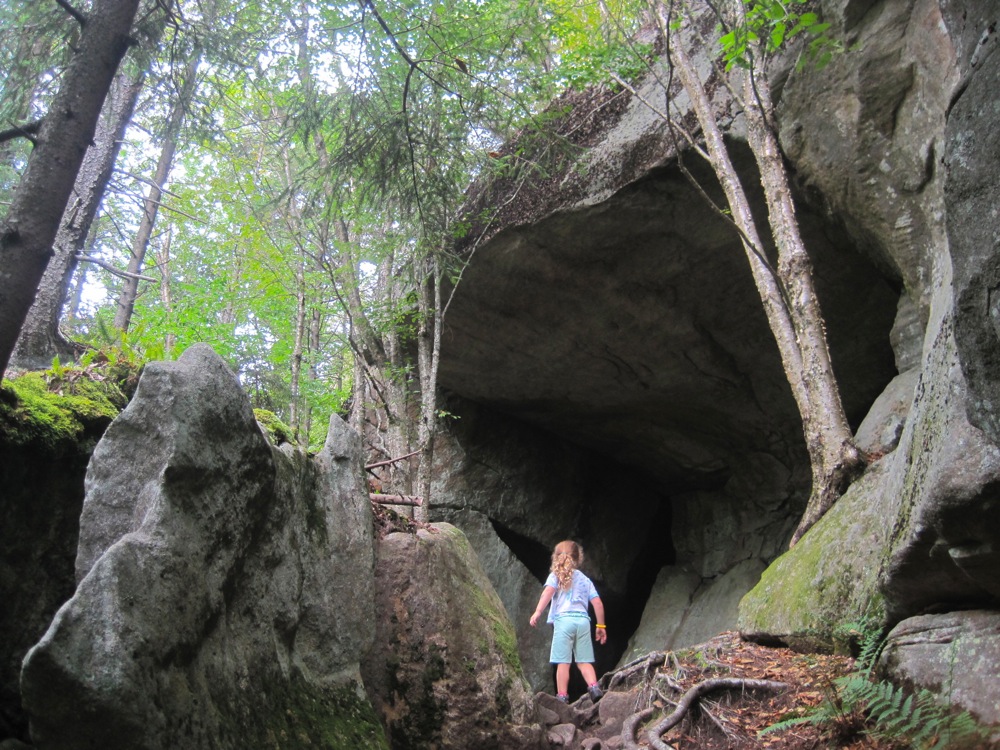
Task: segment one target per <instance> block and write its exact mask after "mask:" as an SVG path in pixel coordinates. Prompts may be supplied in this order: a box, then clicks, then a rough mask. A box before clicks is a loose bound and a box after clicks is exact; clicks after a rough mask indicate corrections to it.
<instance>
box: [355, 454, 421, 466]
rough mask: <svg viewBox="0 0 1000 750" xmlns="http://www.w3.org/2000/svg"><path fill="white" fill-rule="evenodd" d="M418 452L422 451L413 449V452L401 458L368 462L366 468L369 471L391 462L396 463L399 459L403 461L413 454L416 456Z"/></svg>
mask: <svg viewBox="0 0 1000 750" xmlns="http://www.w3.org/2000/svg"><path fill="white" fill-rule="evenodd" d="M418 453H420V451H413V453H407V454H406V455H405V456H400V457H399V458H390V459H387V460H385V461H379V462H378V463H374V464H366V465H365V470H366V471H367V470H369V469H377V468H378V467H379V466H388V465H389V464H394V463H396V462H397V461H402V460H404V459H407V458H410V457H411V456H415V455H417V454H418Z"/></svg>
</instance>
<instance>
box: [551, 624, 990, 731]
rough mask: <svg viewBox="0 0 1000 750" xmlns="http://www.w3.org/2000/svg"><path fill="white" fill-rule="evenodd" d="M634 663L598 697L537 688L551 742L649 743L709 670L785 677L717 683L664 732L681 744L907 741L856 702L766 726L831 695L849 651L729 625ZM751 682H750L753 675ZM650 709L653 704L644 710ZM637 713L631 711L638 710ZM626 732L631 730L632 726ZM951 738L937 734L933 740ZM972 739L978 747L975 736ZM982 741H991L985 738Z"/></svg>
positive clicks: (710, 676)
mask: <svg viewBox="0 0 1000 750" xmlns="http://www.w3.org/2000/svg"><path fill="white" fill-rule="evenodd" d="M652 657H653V658H652V659H650V660H647V661H641V662H638V663H635V664H634V666H632V667H631V668H630V669H629V670H624V669H623V670H619V672H618V673H616V674H614V675H606V676H605V678H604V679H603V683H602V684H604V685H605V686H607V688H608V690H607V693H606V695H605V697H604V698H603V699H602V700H601V701H600V702H599V703H598V704H597V705H596V706H595V705H593V704H592V703H591V702H590V699H589V698H586V697H585V698H581V699H580V700H578V701H577V702H575V703H574V704H572V705H571V706H568V707H567V706H563V705H560V704H558V703H557V702H556V700H555V698H553V697H552V696H547V695H541V694H540V695H539V696H538V702H539V705H540V707H541V712H542V714H543V716H544V718H545V720H546V723H547V724H549V742H550V744H551V745H552V746H553V747H561V748H567V749H568V750H570V749H573V748H581V749H582V750H620V749H622V748H626V749H631V748H650V747H655V746H654V745H651V744H650V741H649V737H648V733H649V729H650V728H651V727H653V726H655V725H657V724H658V723H659V722H661V721H662V720H663V718H664V717H665V716H667V715H668V714H670V713H672V712H673V711H674V710H675V708H674V704H677V703H681V702H683V701H682V696H684V695H685V694H686V693H687V691H689V690H690V689H691V688H692V687H694V686H695V685H698V684H700V683H705V682H706V681H709V680H723V679H724V680H730V679H744V680H748V681H751V680H753V681H763V682H761V683H760V684H768V683H785V684H786V685H787V687H785V688H781V689H777V690H772V689H766V690H716V691H712V692H710V693H707V694H705V695H704V696H703V697H702V698H700V700H699V701H698V703H697V706H696V707H695V708H693V709H692V710H690V711H689V712H687V714H686V715H685V716H684V718H683V719H682V720H681V721H680V722H679V723H678V724H677V725H676V726H675V727H673V728H672V729H670V730H669V731H668V732H666V733H665V734H663V735H662V737H661V739H662V741H663V742H664V743H666V746H667V747H670V748H674V749H675V750H694V749H695V748H697V749H698V750H744V749H745V748H765V749H766V750H819V749H821V748H822V749H826V748H845V749H847V750H903V748H908V747H910V745H909V744H908V743H907V742H905V741H892V740H889V739H886V738H880V737H877V736H875V733H873V732H872V728H871V727H870V726H868V725H866V722H865V718H864V716H863V715H862V714H861V713H860V712H854V713H846V714H844V715H842V716H840V717H839V718H838V719H837V720H836V721H832V722H830V723H828V724H825V725H823V726H816V725H813V724H811V723H800V724H796V725H794V726H791V727H789V728H786V729H784V730H781V731H774V732H767V733H764V734H763V735H762V734H761V731H762V730H764V729H766V728H768V727H770V726H772V725H774V724H776V723H778V722H782V721H784V720H786V719H789V718H792V717H795V716H803V715H805V714H807V713H808V712H809V711H810V709H813V708H815V707H816V706H818V705H819V704H821V703H822V702H823V701H824V700H825V699H827V698H829V697H830V696H832V695H834V691H833V684H834V680H835V679H836V678H838V677H840V676H843V675H846V674H849V673H850V672H852V671H853V670H854V669H855V665H854V659H852V658H850V657H846V656H823V655H817V654H799V653H796V652H794V651H791V650H790V649H786V648H768V647H765V646H760V645H756V644H753V643H748V642H744V641H742V640H741V639H740V638H739V636H738V635H737V634H736V633H723V634H722V635H720V636H718V637H717V638H715V639H713V640H711V641H709V642H707V643H706V644H703V645H702V646H699V647H697V648H693V649H688V650H685V651H681V652H676V653H672V654H665V655H664V654H659V655H652ZM748 684H754V683H748ZM645 709H651V710H648V711H646V713H640V712H643V711H644V710H645ZM637 714H639V716H640V717H642V720H641V721H639V722H638V724H637V731H635V732H634V734H633V735H632V736H633V738H634V739H633V744H631V745H630V744H628V740H626V739H624V738H623V733H622V727H623V725H624V724H626V723H627V722H628V721H629V718H630V717H635V716H636V715H637ZM633 721H635V719H633ZM625 734H626V735H627V734H628V732H627V731H626V733H625ZM946 746H948V747H954V745H951V744H950V743H945V742H935V743H934V744H932V745H931V747H946ZM971 747H976V746H975V745H972V746H971ZM978 747H982V748H985V747H987V746H986V745H979V746H978Z"/></svg>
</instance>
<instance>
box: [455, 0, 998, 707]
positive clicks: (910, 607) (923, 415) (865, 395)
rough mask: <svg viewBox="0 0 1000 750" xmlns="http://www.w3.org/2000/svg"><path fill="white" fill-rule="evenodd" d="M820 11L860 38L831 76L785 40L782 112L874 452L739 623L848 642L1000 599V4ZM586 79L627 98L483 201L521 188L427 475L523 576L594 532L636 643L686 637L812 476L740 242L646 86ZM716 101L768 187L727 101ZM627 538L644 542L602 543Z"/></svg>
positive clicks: (477, 296) (852, 391) (614, 98)
mask: <svg viewBox="0 0 1000 750" xmlns="http://www.w3.org/2000/svg"><path fill="white" fill-rule="evenodd" d="M821 6H822V11H823V14H824V16H825V18H826V19H827V20H830V21H831V22H832V23H833V26H832V27H831V28H832V29H833V30H834V31H836V33H838V34H840V35H841V36H842V38H843V39H844V41H845V42H846V43H847V45H848V46H849V48H850V50H851V52H850V53H849V54H845V55H842V56H840V57H838V58H836V59H835V60H834V61H832V62H831V64H830V65H829V66H827V67H826V68H824V69H823V70H819V71H817V70H810V69H808V68H807V69H805V70H802V71H797V70H793V69H792V67H791V66H790V64H788V63H789V61H787V60H786V61H778V63H777V64H776V68H775V71H774V73H775V80H776V81H777V84H778V89H777V90H778V96H779V99H778V112H777V115H778V125H779V131H780V138H781V143H782V146H783V149H784V151H785V155H786V156H787V158H788V160H789V163H790V164H791V165H792V168H793V179H794V182H795V185H796V188H795V189H796V196H795V197H796V199H797V210H798V215H799V218H800V221H801V222H802V225H803V231H804V236H805V241H806V244H807V246H808V247H809V250H810V254H811V256H812V257H813V259H814V263H815V268H816V277H817V283H818V285H819V296H820V301H821V303H822V305H823V308H824V313H825V317H826V321H827V329H828V335H829V339H830V346H831V351H832V356H833V362H834V368H835V370H836V374H837V376H838V380H839V381H840V384H841V387H842V392H843V396H844V399H845V402H846V406H847V410H848V414H849V418H850V419H851V421H852V425H853V426H854V427H855V428H856V430H857V431H858V440H859V443H860V444H861V445H862V447H863V448H864V449H865V450H866V451H868V452H869V453H870V455H871V457H872V460H873V464H872V466H871V468H870V470H869V472H868V474H867V475H866V476H865V477H864V478H863V479H862V480H861V481H859V482H858V483H856V485H855V486H854V487H852V489H851V490H850V492H849V493H848V494H847V495H846V496H845V497H844V498H843V500H842V501H841V507H839V508H836V509H835V510H834V511H833V512H832V513H831V514H829V516H828V517H827V518H826V519H824V521H823V523H822V524H821V525H817V527H816V528H815V529H814V531H813V532H812V533H811V534H810V535H807V536H806V537H805V538H804V539H803V540H802V541H801V542H800V544H799V545H797V547H796V548H795V549H794V550H793V551H791V552H790V553H789V554H788V555H786V556H784V557H782V558H781V560H780V561H779V562H778V563H777V564H776V565H775V566H774V567H772V568H771V569H770V570H769V571H768V572H767V573H766V574H765V575H764V577H763V581H762V582H761V584H760V586H758V587H757V589H756V590H755V591H754V593H753V594H752V595H751V596H749V597H748V598H747V599H746V600H744V603H743V605H742V607H741V614H740V625H741V627H742V628H744V629H745V631H746V632H747V633H748V634H754V635H755V636H757V637H762V638H766V637H772V638H776V639H781V640H785V641H786V642H793V641H794V642H796V643H802V644H803V645H805V644H807V643H809V644H811V645H812V646H813V647H817V646H822V647H824V648H834V647H836V646H837V645H838V641H839V639H840V638H841V636H842V635H843V634H844V633H846V632H848V631H849V630H850V628H851V624H852V623H854V624H855V625H856V624H857V622H858V621H859V620H861V619H866V618H867V619H869V620H873V621H876V622H878V623H881V624H892V623H895V622H898V621H900V620H903V619H905V618H908V617H911V616H916V615H919V614H921V613H923V612H925V611H928V610H931V609H934V610H939V609H941V608H944V609H956V610H957V609H959V608H968V607H979V608H990V609H1000V591H998V589H997V584H996V581H998V580H1000V552H998V550H1000V510H998V509H1000V503H997V487H998V486H1000V474H998V470H1000V454H998V447H997V446H998V443H1000V375H998V374H997V373H1000V367H998V366H997V365H998V363H1000V341H998V338H1000V334H998V333H997V332H998V330H1000V322H998V320H1000V313H998V312H997V309H998V306H997V304H996V299H995V297H996V293H995V290H996V289H997V288H998V287H1000V261H998V260H997V258H998V257H1000V254H998V253H997V249H998V245H1000V239H998V238H1000V229H998V227H1000V215H998V211H997V209H996V205H997V200H996V193H997V190H998V188H1000V180H998V178H997V173H998V170H997V163H998V159H1000V154H998V150H997V146H998V143H1000V141H998V138H1000V136H998V135H997V131H996V128H995V122H996V114H997V109H996V107H997V104H996V95H995V92H996V91H997V90H998V87H1000V54H997V53H996V52H995V51H994V50H996V49H997V47H1000V44H998V43H997V39H998V32H997V28H998V26H997V24H998V21H1000V18H998V16H997V6H996V3H993V2H988V1H987V0H949V1H948V2H944V1H943V0H905V1H901V2H892V3H862V2H849V1H845V0H826V1H825V2H821ZM782 66H785V67H782ZM642 85H643V86H644V87H651V88H644V92H645V93H646V94H648V96H646V98H647V99H656V100H657V101H659V100H660V99H657V97H660V98H662V96H663V92H662V91H655V90H654V89H655V85H654V84H653V83H651V82H650V81H649V80H647V81H646V82H645V83H644V84H642ZM677 101H678V102H680V103H681V104H682V106H683V97H680V98H679V99H677ZM573 103H574V104H575V105H576V106H577V107H578V108H580V109H581V110H586V109H587V108H588V107H592V108H593V111H594V112H597V111H601V112H603V113H605V115H607V113H609V112H610V113H611V114H610V115H607V116H605V117H604V119H603V120H601V121H597V120H598V118H597V115H593V116H588V115H587V114H585V113H584V114H577V115H575V117H574V118H572V122H571V125H573V126H574V127H575V129H573V128H567V132H569V131H570V130H572V132H584V133H586V137H585V138H584V139H583V140H581V141H580V142H578V145H580V146H581V147H583V155H582V156H580V157H579V159H578V160H577V161H576V162H575V164H570V165H569V166H567V165H562V166H565V169H561V170H560V169H555V170H554V172H555V173H554V174H553V175H552V176H551V177H550V178H549V179H548V180H547V181H543V184H542V185H541V186H540V187H538V189H536V190H534V191H530V190H529V191H526V192H525V194H520V193H518V192H516V191H515V190H514V188H513V187H512V186H509V185H508V186H505V185H503V184H499V185H493V186H491V187H489V188H487V189H485V190H484V191H483V192H482V193H481V194H478V196H477V197H478V198H479V199H480V201H481V202H480V203H478V204H474V205H476V206H480V205H489V204H490V203H492V204H494V205H504V206H505V208H504V213H503V215H502V219H501V221H499V222H498V225H499V228H498V229H497V230H495V231H494V232H493V233H492V234H491V235H490V237H489V238H488V241H485V242H483V243H482V244H479V245H477V248H476V251H475V254H474V256H473V257H472V259H471V263H470V265H469V267H468V268H467V269H466V270H465V272H464V274H463V280H462V283H461V285H460V286H459V287H458V289H457V290H456V292H455V297H454V300H453V302H452V305H451V307H450V310H449V315H448V319H447V323H446V325H447V327H448V331H447V334H446V337H445V341H446V344H445V346H444V348H443V350H442V362H441V379H442V382H443V384H444V385H445V386H446V387H447V389H448V390H449V391H450V392H451V393H453V394H456V395H457V396H458V397H461V398H462V399H465V401H464V402H458V401H457V402H456V403H458V404H459V406H458V408H457V409H453V410H451V411H453V413H455V414H458V415H460V416H461V417H462V419H460V420H459V422H458V424H456V425H455V427H454V429H453V431H452V435H451V436H450V438H449V439H450V440H453V441H454V442H452V443H448V447H447V448H446V449H445V451H444V455H446V456H447V457H448V461H449V468H448V470H447V471H446V472H443V475H442V478H441V480H440V487H439V489H440V492H439V493H438V495H437V496H438V498H439V499H440V500H441V502H442V504H443V506H444V509H443V510H442V511H441V512H442V513H450V514H465V515H466V516H470V515H475V516H476V517H477V519H478V520H477V522H476V523H477V525H478V527H479V528H480V529H487V528H488V527H492V528H493V529H494V530H495V531H496V532H497V537H498V539H499V540H500V542H501V543H504V544H507V545H508V546H509V547H510V549H511V550H512V551H515V553H516V554H517V556H518V557H519V558H520V560H521V561H522V562H523V563H524V564H525V567H527V568H528V569H529V570H530V571H531V572H532V574H533V575H536V576H537V575H538V571H537V570H536V566H533V565H532V564H531V563H530V562H529V558H530V557H531V556H532V555H535V554H536V552H535V551H534V550H536V548H538V547H540V548H542V549H545V548H548V547H549V546H550V544H551V542H552V541H554V540H556V539H558V538H562V537H567V536H575V537H577V538H579V539H581V540H582V541H583V543H584V546H585V547H588V548H589V550H590V551H591V560H592V561H593V563H594V565H595V566H596V569H597V572H598V577H600V578H602V579H603V583H604V586H605V587H606V589H607V590H609V591H612V592H615V594H616V595H618V596H619V597H620V599H621V600H622V601H624V600H626V599H629V600H632V599H635V598H641V599H642V602H643V603H644V602H645V601H646V600H647V598H648V597H650V595H649V594H643V595H640V594H639V592H640V590H644V591H647V592H652V596H651V598H650V599H649V600H650V601H651V602H652V603H653V605H654V606H653V607H652V608H651V609H650V612H649V617H648V618H644V619H645V620H646V621H647V622H646V623H644V624H643V630H644V631H645V633H647V634H648V640H645V639H646V638H647V635H643V634H641V633H640V634H639V635H637V639H636V641H635V644H640V643H641V644H642V645H641V646H638V647H644V646H645V644H647V643H648V644H652V643H653V642H656V641H662V640H663V639H667V640H669V639H671V638H674V637H675V636H676V634H677V633H679V632H680V630H679V624H680V623H681V622H683V621H685V619H686V618H689V617H690V616H691V615H692V614H694V613H695V612H696V611H697V610H698V608H699V607H700V606H701V605H700V604H699V602H698V601H697V600H696V599H697V597H695V596H691V594H692V592H696V591H702V590H705V587H706V585H707V584H708V583H709V582H710V581H714V580H717V579H719V580H721V578H722V577H725V576H727V575H729V574H730V572H732V571H737V570H742V569H744V568H747V569H752V568H753V567H754V566H757V567H758V569H759V568H760V567H761V566H762V565H763V564H767V563H770V562H772V560H774V559H775V558H776V557H778V555H779V554H780V553H781V552H782V551H783V549H784V547H785V545H786V543H787V539H788V536H789V533H790V528H791V527H790V524H791V525H794V521H795V520H796V517H797V515H798V513H799V512H800V511H801V507H802V502H803V500H804V498H805V496H806V494H807V492H808V483H809V475H808V471H807V465H806V459H805V456H804V451H803V447H802V444H801V430H800V426H799V424H798V417H797V415H796V414H795V411H794V408H793V406H792V403H791V400H790V398H789V395H788V391H787V386H786V385H785V383H784V379H783V377H782V374H781V372H780V369H779V367H778V361H777V358H776V355H775V351H774V348H773V343H772V342H771V340H770V336H769V334H768V332H767V331H766V328H765V326H764V325H763V319H762V317H761V315H760V310H759V303H758V302H757V300H756V298H755V296H754V292H753V289H752V286H751V285H750V283H749V279H748V275H747V272H746V269H745V268H744V263H743V260H742V258H741V256H740V254H739V251H738V248H737V247H736V241H735V238H734V237H732V236H731V235H730V234H729V232H728V231H727V230H726V228H725V227H724V226H723V225H722V224H720V223H717V222H716V221H715V219H714V218H713V216H712V215H710V213H709V212H708V211H707V210H706V209H705V208H704V206H703V205H702V204H701V203H700V202H699V200H697V198H696V196H695V195H694V193H693V192H692V191H691V189H690V188H689V187H688V186H687V184H686V183H685V181H684V180H683V178H682V177H681V175H680V172H679V171H678V170H677V169H676V167H674V166H673V164H672V157H673V156H674V154H673V153H672V151H671V150H670V147H669V144H667V143H666V142H665V139H664V138H663V132H662V126H661V125H659V124H658V123H657V122H656V120H655V118H652V117H650V115H649V113H648V112H645V113H644V112H643V106H644V105H642V104H640V103H639V102H638V101H637V100H635V99H630V98H629V97H628V95H627V94H624V93H620V94H617V95H611V94H608V95H606V96H605V97H604V98H601V97H600V96H597V95H594V96H593V97H591V98H587V97H580V98H578V99H577V100H574V101H573ZM716 107H717V111H718V112H719V113H720V116H721V117H722V118H723V119H724V120H725V121H726V122H727V124H728V125H729V131H728V132H729V138H730V143H731V145H732V147H733V151H734V154H735V160H736V163H737V168H738V169H739V170H740V171H741V172H742V173H743V174H745V175H747V176H748V177H749V178H751V181H752V178H753V177H754V170H753V166H752V164H751V161H750V159H749V157H748V155H747V153H746V149H745V148H743V147H742V146H741V145H740V144H741V136H740V123H739V120H738V118H737V119H735V120H732V114H733V113H732V112H731V111H730V109H731V108H730V107H728V106H727V105H726V103H725V102H723V101H716ZM727 118H728V119H727ZM568 161H569V162H572V159H570V160H568ZM582 166H586V167H587V169H586V170H584V169H579V170H576V169H574V167H582ZM695 168H696V169H697V166H695ZM699 176H701V177H706V175H705V174H704V173H701V174H700V175H699ZM706 184H707V185H708V189H709V191H710V192H711V191H712V190H713V189H714V182H713V181H712V180H711V179H706ZM505 190H506V191H507V192H505ZM505 199H509V203H505V202H504V201H505ZM470 402H471V403H472V404H473V405H471V406H468V404H469V403H470ZM462 404H465V406H463V405H462ZM487 412H489V413H490V414H492V415H494V416H491V417H490V419H489V421H490V427H489V428H488V429H487V428H486V425H485V419H484V416H483V415H484V414H486V413H487ZM467 417H468V418H469V421H470V422H471V424H463V421H464V420H465V419H466V418H467ZM503 420H509V422H504V421H503ZM511 424H516V425H518V427H516V428H515V427H512V426H511ZM515 434H516V435H518V436H519V437H515ZM560 456H561V457H562V458H563V460H564V462H563V463H562V464H561V465H557V464H555V463H554V459H555V458H557V457H560ZM567 467H569V468H567ZM582 476H586V477H587V480H585V481H584V482H583V483H584V484H586V485H589V487H598V486H599V487H601V488H602V490H600V491H595V490H592V489H587V488H580V487H579V485H578V484H576V482H577V481H579V478H580V477H582ZM603 488H608V489H607V490H605V489H603ZM602 495H603V497H602ZM574 497H576V498H577V499H576V500H575V501H574V499H573V498H574ZM609 507H610V508H613V510H609ZM456 517H457V516H456ZM483 517H485V521H484V520H483ZM486 521H488V525H487V523H486ZM456 522H458V521H456ZM487 536H488V535H487ZM625 536H628V537H629V538H630V539H631V540H632V547H631V548H630V549H627V550H625V551H624V553H622V554H619V553H618V552H615V553H609V551H608V548H607V547H605V545H608V544H611V540H615V549H616V550H621V549H623V547H624V545H622V546H618V545H617V540H619V539H621V538H623V537H625ZM496 543H497V542H496V540H493V541H491V542H490V544H496ZM654 549H656V550H658V556H653V555H652V550H654ZM661 568H663V569H664V570H663V571H662V574H660V572H661ZM657 574H660V575H659V583H654V581H655V580H656V578H657ZM491 575H493V573H492V572H491ZM502 575H503V574H502V573H501V574H498V575H495V580H496V579H497V578H499V577H501V576H502ZM635 576H641V577H642V579H643V580H642V584H641V585H635V578H634V577H635ZM737 577H738V576H737V575H736V574H735V573H733V579H734V580H735V578H737ZM749 578H750V577H747V578H744V579H743V580H744V585H746V586H749V585H750V580H749ZM622 581H626V582H631V584H632V585H626V586H625V587H623V588H622V587H619V584H620V582H622ZM626 591H627V592H628V593H627V594H625V593H624V592H626ZM733 596H737V594H733ZM671 600H672V601H674V602H675V604H674V606H673V607H671V606H670V605H669V604H668V605H667V606H665V607H661V606H660V605H659V604H657V602H662V601H667V602H670V601H671ZM678 600H683V601H678ZM727 601H728V600H727ZM507 604H508V606H509V607H515V608H517V607H522V606H524V605H523V604H518V603H517V602H516V601H514V598H513V597H512V598H511V600H510V601H509V602H507ZM705 605H706V606H705V607H704V609H705V610H711V611H714V612H716V613H721V612H723V611H724V610H725V609H726V606H728V605H725V606H715V605H712V606H709V605H708V603H707V600H706V602H705ZM678 610H681V611H680V612H678ZM611 611H612V612H613V611H614V610H613V609H612V610H611ZM656 611H658V612H660V614H659V615H656V614H655V612H656ZM618 613H619V615H620V617H621V619H626V613H625V610H624V609H622V610H618ZM524 614H525V613H524V612H523V611H521V612H519V613H515V612H512V615H514V616H515V620H516V621H520V620H521V618H523V616H524ZM627 619H629V620H630V622H631V623H632V624H631V627H635V626H637V625H638V622H639V619H640V618H639V616H638V615H636V614H635V613H629V614H628V616H627ZM651 621H658V622H659V624H658V625H654V624H652V622H651ZM609 622H610V623H611V624H612V625H613V624H614V623H615V622H616V619H615V617H614V615H612V614H609ZM714 622H715V625H716V626H718V627H720V629H722V628H723V627H726V626H727V625H730V626H731V624H732V623H731V622H728V623H727V620H726V617H724V616H721V615H720V616H719V617H718V618H717V619H716V620H715V621H714ZM647 625H648V627H647ZM711 626H712V625H711V624H710V623H706V627H711ZM675 645H683V644H675ZM634 647H635V645H634ZM616 648H617V649H618V650H619V653H622V652H624V650H625V648H626V646H625V645H624V644H623V643H620V642H619V643H617V644H616ZM901 648H902V649H904V650H905V646H901ZM990 720H991V721H1000V716H997V717H995V718H991V719H990Z"/></svg>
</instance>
